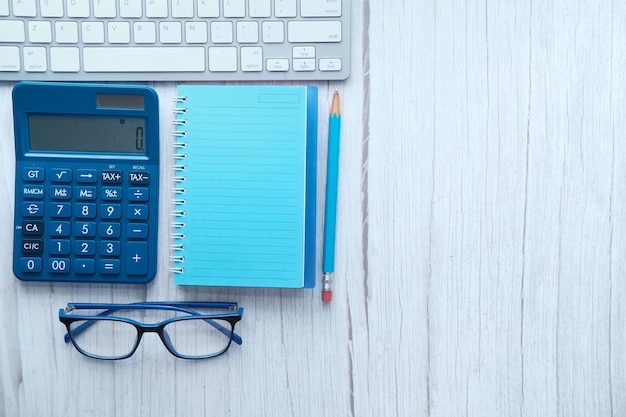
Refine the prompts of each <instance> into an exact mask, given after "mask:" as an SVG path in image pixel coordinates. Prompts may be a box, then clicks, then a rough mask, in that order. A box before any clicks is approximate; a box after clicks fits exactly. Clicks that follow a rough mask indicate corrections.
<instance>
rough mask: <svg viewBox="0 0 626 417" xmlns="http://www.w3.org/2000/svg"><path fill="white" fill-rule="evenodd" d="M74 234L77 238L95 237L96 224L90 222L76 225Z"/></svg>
mask: <svg viewBox="0 0 626 417" xmlns="http://www.w3.org/2000/svg"><path fill="white" fill-rule="evenodd" d="M74 234H75V235H76V236H77V237H95V236H96V224H95V223H92V222H87V223H81V222H77V223H76V229H75V231H74Z"/></svg>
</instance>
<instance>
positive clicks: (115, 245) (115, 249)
mask: <svg viewBox="0 0 626 417" xmlns="http://www.w3.org/2000/svg"><path fill="white" fill-rule="evenodd" d="M121 248H122V244H121V243H120V241H119V240H101V241H100V255H102V256H120V252H121V251H122V249H121Z"/></svg>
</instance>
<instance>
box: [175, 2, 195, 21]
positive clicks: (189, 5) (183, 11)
mask: <svg viewBox="0 0 626 417" xmlns="http://www.w3.org/2000/svg"><path fill="white" fill-rule="evenodd" d="M172 17H193V0H176V1H173V2H172Z"/></svg>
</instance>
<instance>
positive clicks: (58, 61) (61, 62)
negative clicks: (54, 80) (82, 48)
mask: <svg viewBox="0 0 626 417" xmlns="http://www.w3.org/2000/svg"><path fill="white" fill-rule="evenodd" d="M50 68H51V69H52V71H54V72H78V71H80V52H79V49H78V48H71V47H61V46H57V47H52V48H50Z"/></svg>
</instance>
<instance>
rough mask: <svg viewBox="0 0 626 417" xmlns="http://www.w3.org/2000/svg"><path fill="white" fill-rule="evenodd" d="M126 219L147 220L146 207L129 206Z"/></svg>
mask: <svg viewBox="0 0 626 417" xmlns="http://www.w3.org/2000/svg"><path fill="white" fill-rule="evenodd" d="M126 217H127V218H128V219H129V220H148V206H147V205H145V204H129V205H128V208H127V212H126Z"/></svg>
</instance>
